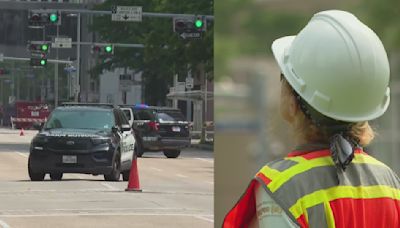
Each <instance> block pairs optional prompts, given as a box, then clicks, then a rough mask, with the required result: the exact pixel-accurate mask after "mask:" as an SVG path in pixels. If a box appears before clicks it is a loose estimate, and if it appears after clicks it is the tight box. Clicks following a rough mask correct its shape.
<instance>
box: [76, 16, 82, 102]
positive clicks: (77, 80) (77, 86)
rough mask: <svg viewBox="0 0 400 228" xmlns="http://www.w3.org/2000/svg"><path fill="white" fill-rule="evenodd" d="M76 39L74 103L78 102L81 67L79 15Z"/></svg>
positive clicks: (79, 17)
mask: <svg viewBox="0 0 400 228" xmlns="http://www.w3.org/2000/svg"><path fill="white" fill-rule="evenodd" d="M77 29H78V30H77V33H76V34H77V37H76V85H75V86H76V87H75V102H78V101H79V92H80V87H81V86H80V70H81V68H80V65H81V44H80V42H81V14H80V13H78V26H77Z"/></svg>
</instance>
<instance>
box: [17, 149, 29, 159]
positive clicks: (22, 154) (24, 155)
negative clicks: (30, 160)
mask: <svg viewBox="0 0 400 228" xmlns="http://www.w3.org/2000/svg"><path fill="white" fill-rule="evenodd" d="M15 152H17V151H15ZM17 154H19V155H21V156H22V157H24V158H27V157H28V156H29V155H27V154H26V153H21V152H17Z"/></svg>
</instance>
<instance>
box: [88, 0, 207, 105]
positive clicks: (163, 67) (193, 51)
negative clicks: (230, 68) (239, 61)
mask: <svg viewBox="0 0 400 228" xmlns="http://www.w3.org/2000/svg"><path fill="white" fill-rule="evenodd" d="M114 2H115V1H110V0H108V1H106V2H104V3H103V4H101V5H98V6H97V7H96V9H97V10H110V9H111V7H112V5H113V3H114ZM135 4H136V5H139V6H142V9H143V12H160V13H161V12H162V13H177V14H198V15H212V13H213V8H212V7H213V1H196V0H190V1H185V4H176V2H172V1H167V0H139V1H136V2H135ZM118 5H131V1H128V0H121V1H118ZM92 30H93V31H94V32H96V33H97V34H99V35H100V39H101V40H103V41H104V42H114V43H141V44H144V45H145V47H144V48H143V49H132V48H120V47H118V48H116V49H115V54H114V55H113V56H111V57H105V58H102V59H101V61H100V62H99V64H98V65H97V66H96V67H95V68H94V69H92V71H91V72H92V74H93V75H98V74H100V73H101V72H102V71H103V70H104V69H108V70H110V69H113V68H116V67H129V68H132V69H137V70H141V71H143V81H144V86H145V100H146V103H149V104H154V105H156V104H157V105H162V104H164V102H165V96H166V94H167V92H168V87H169V86H171V85H172V81H173V75H174V74H178V75H180V76H181V77H183V76H186V72H187V70H188V69H187V66H188V64H190V66H191V67H192V68H193V69H196V68H195V67H196V66H198V65H199V64H201V63H203V64H205V69H206V71H208V72H212V71H213V26H212V23H209V25H208V29H207V32H205V34H204V36H203V37H202V38H201V39H199V40H192V41H185V40H182V39H181V38H180V37H179V36H178V35H177V34H175V33H173V31H172V19H170V18H149V17H145V18H143V21H142V22H138V23H135V22H132V23H129V22H112V21H111V20H110V16H101V17H96V19H95V20H94V24H93V26H92ZM210 75H211V77H212V76H213V74H210Z"/></svg>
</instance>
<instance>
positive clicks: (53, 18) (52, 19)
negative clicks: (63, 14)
mask: <svg viewBox="0 0 400 228" xmlns="http://www.w3.org/2000/svg"><path fill="white" fill-rule="evenodd" d="M49 18H50V22H53V23H55V22H57V21H58V15H57V13H52V14H50V17H49Z"/></svg>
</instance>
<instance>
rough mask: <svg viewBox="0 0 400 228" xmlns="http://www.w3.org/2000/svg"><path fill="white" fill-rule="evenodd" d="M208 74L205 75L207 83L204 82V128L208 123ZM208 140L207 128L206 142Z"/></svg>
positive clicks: (205, 130)
mask: <svg viewBox="0 0 400 228" xmlns="http://www.w3.org/2000/svg"><path fill="white" fill-rule="evenodd" d="M207 74H208V73H205V75H204V77H205V80H204V81H205V82H204V120H203V121H204V123H203V126H205V123H206V122H207V95H208V94H207V93H208V88H207ZM206 140H207V128H205V129H204V141H206Z"/></svg>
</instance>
